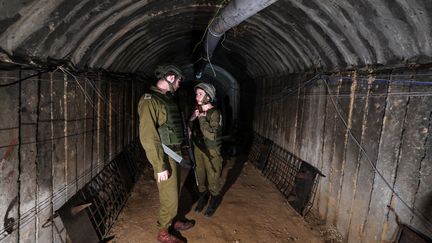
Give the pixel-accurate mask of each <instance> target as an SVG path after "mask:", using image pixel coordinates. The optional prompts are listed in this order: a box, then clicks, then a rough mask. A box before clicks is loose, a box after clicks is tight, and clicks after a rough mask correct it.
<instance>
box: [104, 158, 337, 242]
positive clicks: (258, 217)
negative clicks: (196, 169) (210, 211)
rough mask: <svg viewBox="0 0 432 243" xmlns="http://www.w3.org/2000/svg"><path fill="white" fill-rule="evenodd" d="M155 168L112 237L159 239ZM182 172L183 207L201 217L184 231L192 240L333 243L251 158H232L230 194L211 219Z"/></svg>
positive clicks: (228, 176)
mask: <svg viewBox="0 0 432 243" xmlns="http://www.w3.org/2000/svg"><path fill="white" fill-rule="evenodd" d="M150 173H151V172H149V171H146V173H145V174H144V176H141V178H140V179H139V181H138V182H137V184H136V185H135V187H134V189H133V191H132V193H131V197H130V198H129V199H128V202H127V203H126V206H125V207H124V209H123V210H122V212H121V213H120V215H119V217H118V220H117V221H116V223H115V224H114V226H113V228H112V230H111V232H110V235H112V236H115V237H114V239H113V240H112V242H118V243H120V242H121V243H123V242H128V243H135V242H136V243H138V242H139V243H142V242H155V241H156V235H157V229H156V217H157V210H158V205H159V201H158V196H157V189H156V185H155V183H156V182H155V181H154V180H153V179H152V177H151V174H150ZM191 175H192V173H191V174H190V175H189V176H188V173H187V172H186V171H182V181H183V182H182V184H183V189H182V195H181V206H182V208H181V209H179V211H180V212H184V215H186V218H188V219H193V220H195V221H196V225H195V227H194V228H192V229H190V230H189V231H186V232H182V235H183V236H184V237H185V238H187V241H188V242H215V243H218V242H231V243H240V242H329V241H327V240H324V237H322V236H321V235H323V234H322V232H320V231H319V230H317V229H316V228H315V227H313V226H311V225H310V224H308V223H307V222H306V221H305V220H304V219H303V218H302V217H301V216H299V215H298V214H297V213H296V212H295V211H294V209H293V208H292V207H291V206H290V205H289V204H288V202H287V201H286V199H285V198H284V197H283V196H282V195H281V194H280V193H279V191H278V190H277V189H276V188H275V187H274V185H273V184H271V182H269V181H268V180H267V179H265V178H264V177H263V176H261V175H260V172H259V171H258V170H257V169H256V168H255V167H254V166H253V165H252V164H250V163H248V162H244V163H243V162H239V159H238V158H237V159H236V158H234V159H230V160H227V164H226V166H225V167H224V170H223V178H225V187H224V189H225V190H226V193H225V195H224V198H223V201H222V203H221V205H220V207H219V208H218V209H217V211H216V213H215V214H214V215H213V216H212V217H211V218H207V217H204V215H203V214H202V213H201V214H197V213H195V212H194V211H193V208H194V206H195V201H196V198H194V196H192V195H194V193H191V192H190V191H189V190H188V189H189V188H191V187H190V184H191V183H190V181H191V180H190V179H189V178H191V177H190V176H191Z"/></svg>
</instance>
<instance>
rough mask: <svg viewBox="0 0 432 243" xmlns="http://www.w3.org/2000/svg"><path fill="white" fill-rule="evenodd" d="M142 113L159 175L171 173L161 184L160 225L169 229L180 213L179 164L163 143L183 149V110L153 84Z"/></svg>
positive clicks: (145, 141)
mask: <svg viewBox="0 0 432 243" xmlns="http://www.w3.org/2000/svg"><path fill="white" fill-rule="evenodd" d="M138 114H139V118H140V124H139V136H140V141H141V144H142V146H143V147H144V150H145V152H146V155H147V158H148V160H149V161H150V164H151V165H152V166H153V170H154V176H155V178H157V173H160V172H162V171H164V170H168V171H169V172H170V177H169V178H168V180H166V181H161V182H158V183H157V186H158V190H159V200H160V208H159V214H158V222H157V226H158V228H159V229H165V228H168V227H169V226H170V225H171V223H172V221H173V219H174V217H175V216H176V215H177V208H178V198H179V186H180V183H179V176H178V170H177V169H178V168H177V163H176V162H175V161H173V160H172V159H171V158H169V157H168V156H167V155H166V154H164V152H163V148H162V143H163V144H165V145H167V146H169V147H171V148H172V149H173V150H175V151H176V152H179V150H180V143H181V140H182V138H183V137H182V124H181V117H180V112H179V110H178V107H177V104H176V103H175V101H174V100H173V98H172V97H171V96H170V95H165V94H163V93H161V91H159V90H158V89H157V88H156V87H154V86H152V87H151V88H150V93H147V94H144V95H143V96H142V97H141V99H140V101H139V104H138Z"/></svg>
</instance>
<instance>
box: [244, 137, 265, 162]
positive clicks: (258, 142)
mask: <svg viewBox="0 0 432 243" xmlns="http://www.w3.org/2000/svg"><path fill="white" fill-rule="evenodd" d="M264 140H265V139H264V137H263V136H261V135H259V134H258V133H254V135H253V140H252V147H251V150H250V152H249V156H248V160H249V161H251V162H252V163H254V164H255V163H256V161H257V160H258V158H259V155H260V153H261V148H262V146H263V144H264Z"/></svg>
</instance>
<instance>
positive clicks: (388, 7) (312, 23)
mask: <svg viewBox="0 0 432 243" xmlns="http://www.w3.org/2000/svg"><path fill="white" fill-rule="evenodd" d="M251 1H252V0H251ZM225 2H227V1H223V0H217V1H216V0H141V1H139V0H14V1H0V48H1V49H3V52H4V53H5V54H7V55H8V56H9V58H10V59H11V60H12V61H14V60H19V61H16V62H36V63H43V62H44V61H46V60H47V59H57V60H67V61H70V62H72V63H73V64H75V65H76V66H77V67H79V68H95V69H98V68H102V69H106V70H108V71H113V72H125V73H134V72H142V73H146V74H150V73H152V70H153V69H154V67H155V66H156V65H157V64H160V63H167V62H170V63H178V64H180V65H189V64H191V63H193V62H195V61H196V60H197V57H198V54H199V52H200V50H201V48H198V49H197V51H195V53H194V54H192V51H193V49H194V47H195V46H196V45H197V43H199V41H200V39H201V38H202V36H203V34H204V30H205V29H206V27H207V24H208V22H209V21H210V20H211V18H212V16H213V15H214V13H215V12H216V11H217V10H218V8H220V7H223V4H224V3H225ZM2 59H3V61H5V60H6V59H7V58H5V55H2ZM431 60H432V1H431V0H343V1H342V0H279V1H278V2H276V3H275V4H273V5H271V6H270V7H268V8H266V9H264V10H263V11H261V12H259V13H258V14H256V15H254V16H252V17H251V18H249V19H247V20H246V21H244V22H243V23H241V24H240V25H239V26H237V27H235V28H233V29H231V30H229V31H228V32H227V34H226V36H225V37H224V38H223V46H221V45H220V46H219V47H218V49H216V51H215V53H214V59H213V62H214V63H216V64H218V65H219V66H220V67H223V68H225V69H227V70H230V71H232V72H233V73H237V74H241V73H243V74H245V75H246V76H248V77H257V76H266V75H267V76H268V75H280V74H287V73H299V72H307V71H311V70H316V69H319V70H326V71H330V70H345V69H350V68H363V67H368V66H371V67H379V66H392V65H411V64H426V63H431V62H432V61H431Z"/></svg>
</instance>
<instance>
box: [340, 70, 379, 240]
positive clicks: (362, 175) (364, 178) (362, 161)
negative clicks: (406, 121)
mask: <svg viewBox="0 0 432 243" xmlns="http://www.w3.org/2000/svg"><path fill="white" fill-rule="evenodd" d="M374 81H375V79H374V77H372V76H369V80H368V83H369V84H370V91H369V94H368V99H367V102H366V109H365V116H364V121H363V132H362V138H361V145H362V147H363V148H364V150H365V152H366V154H367V156H368V157H369V159H370V160H371V161H372V162H373V163H375V162H376V160H377V157H378V145H379V141H380V136H381V130H382V123H383V117H384V111H385V105H386V103H385V96H382V94H385V93H386V92H387V84H386V83H382V82H374ZM376 95H381V96H376ZM358 163H359V169H358V176H357V182H356V192H355V196H354V201H353V206H352V207H353V212H352V217H351V224H350V232H349V235H348V241H349V242H360V241H361V237H362V235H363V230H364V225H365V221H366V217H367V214H368V210H369V209H368V208H369V204H370V198H371V192H372V186H373V181H374V177H375V171H374V169H373V167H372V166H371V164H370V162H369V160H368V159H367V157H366V156H364V155H362V156H360V158H359V162H358Z"/></svg>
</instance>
